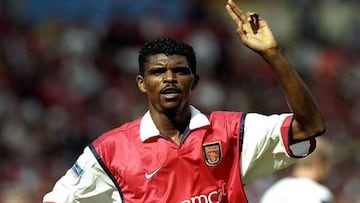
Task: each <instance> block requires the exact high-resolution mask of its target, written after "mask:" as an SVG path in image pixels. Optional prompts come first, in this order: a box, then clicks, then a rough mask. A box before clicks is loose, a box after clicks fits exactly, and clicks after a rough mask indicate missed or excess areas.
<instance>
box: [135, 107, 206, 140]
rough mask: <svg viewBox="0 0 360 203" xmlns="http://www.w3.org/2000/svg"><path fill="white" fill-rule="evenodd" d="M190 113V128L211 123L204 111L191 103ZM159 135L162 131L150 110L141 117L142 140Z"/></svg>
mask: <svg viewBox="0 0 360 203" xmlns="http://www.w3.org/2000/svg"><path fill="white" fill-rule="evenodd" d="M190 113H191V118H190V123H189V129H190V130H193V129H196V128H200V127H203V126H207V125H209V124H210V121H209V119H208V118H207V117H206V116H205V115H204V114H203V113H201V112H200V111H199V110H197V109H196V108H195V107H193V106H191V105H190ZM158 135H160V132H159V130H158V129H157V128H156V126H155V123H154V121H153V120H152V118H151V116H150V111H147V112H146V113H145V115H144V116H143V117H142V119H141V123H140V139H141V141H143V142H144V141H145V140H147V139H149V138H151V137H155V136H158Z"/></svg>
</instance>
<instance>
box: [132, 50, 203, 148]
mask: <svg viewBox="0 0 360 203" xmlns="http://www.w3.org/2000/svg"><path fill="white" fill-rule="evenodd" d="M136 80H137V84H138V87H139V90H140V91H141V92H143V93H146V94H147V97H148V104H149V110H150V115H151V117H152V119H153V121H154V123H155V125H156V127H157V128H158V129H159V131H160V132H162V133H165V134H166V135H167V136H169V138H171V139H172V140H173V141H174V142H175V143H176V144H180V141H181V134H182V133H183V132H184V130H185V129H186V127H187V126H188V124H189V120H190V106H189V99H190V95H191V92H192V90H194V89H195V87H196V85H197V83H198V80H199V76H198V75H194V74H193V73H192V71H191V69H190V67H189V65H188V62H187V60H186V57H185V56H180V55H170V56H167V55H165V54H157V55H153V56H150V57H149V58H148V61H147V63H146V64H145V68H144V75H143V76H142V75H138V76H137V77H136Z"/></svg>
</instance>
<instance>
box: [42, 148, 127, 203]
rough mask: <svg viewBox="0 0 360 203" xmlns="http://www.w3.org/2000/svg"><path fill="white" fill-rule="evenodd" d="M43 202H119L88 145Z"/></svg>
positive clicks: (111, 183) (114, 190) (117, 193)
mask: <svg viewBox="0 0 360 203" xmlns="http://www.w3.org/2000/svg"><path fill="white" fill-rule="evenodd" d="M43 202H57V203H65V202H87V203H96V202H103V203H105V202H121V201H120V195H119V192H118V191H117V190H116V187H115V186H114V184H113V182H112V180H111V179H110V178H109V176H108V175H107V174H106V172H105V171H104V170H103V169H102V167H101V166H100V164H99V163H98V161H97V160H96V158H95V157H94V155H93V154H92V152H91V151H90V149H89V148H88V147H86V148H85V150H84V152H83V154H81V155H80V156H79V158H78V159H77V161H76V162H75V163H74V165H73V166H72V167H71V168H70V169H69V170H68V171H67V172H66V174H65V175H64V176H63V177H61V178H60V179H59V180H58V181H57V182H56V184H55V186H54V188H53V190H52V191H51V192H49V193H47V194H46V195H45V196H44V198H43Z"/></svg>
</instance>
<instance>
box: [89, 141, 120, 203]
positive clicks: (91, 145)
mask: <svg viewBox="0 0 360 203" xmlns="http://www.w3.org/2000/svg"><path fill="white" fill-rule="evenodd" d="M89 148H90V150H91V152H92V153H93V154H94V156H95V158H96V160H97V161H98V162H99V164H100V166H101V167H102V168H103V169H104V171H105V172H106V173H107V175H108V176H109V177H110V179H111V180H112V181H113V183H114V185H115V186H116V188H117V190H118V191H119V195H120V198H121V202H125V198H124V195H123V193H122V192H121V189H120V186H119V184H118V183H117V181H116V180H115V177H114V176H113V175H112V174H111V172H110V171H109V169H108V168H107V167H106V165H105V163H104V162H103V160H102V159H101V157H100V155H99V154H98V153H97V152H96V149H95V147H94V145H93V144H90V145H89Z"/></svg>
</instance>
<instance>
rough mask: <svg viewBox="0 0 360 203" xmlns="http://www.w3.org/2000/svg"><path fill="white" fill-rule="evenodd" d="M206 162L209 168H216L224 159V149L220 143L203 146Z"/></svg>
mask: <svg viewBox="0 0 360 203" xmlns="http://www.w3.org/2000/svg"><path fill="white" fill-rule="evenodd" d="M202 148H203V152H204V158H205V162H206V164H207V165H208V166H216V165H218V164H219V163H220V161H221V158H222V149H221V143H220V141H216V142H211V143H205V144H203V146H202Z"/></svg>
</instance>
